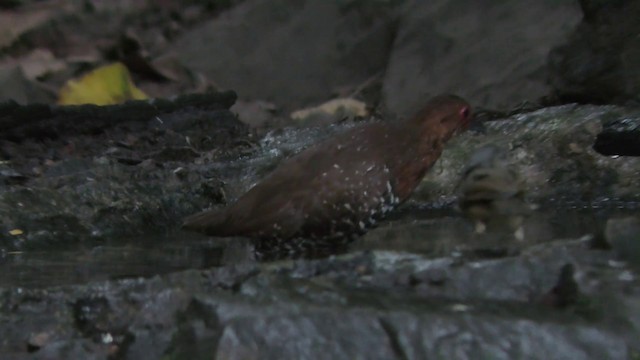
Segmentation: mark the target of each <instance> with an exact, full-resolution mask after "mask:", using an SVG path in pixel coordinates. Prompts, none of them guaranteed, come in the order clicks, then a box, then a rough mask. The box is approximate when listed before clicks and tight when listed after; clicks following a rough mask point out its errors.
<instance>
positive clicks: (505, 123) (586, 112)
mask: <svg viewBox="0 0 640 360" xmlns="http://www.w3.org/2000/svg"><path fill="white" fill-rule="evenodd" d="M633 113H634V112H633V110H631V109H628V108H622V107H613V106H578V105H565V106H559V107H551V108H545V109H541V110H538V111H534V112H530V113H526V114H518V115H514V116H512V117H509V118H507V119H501V120H496V121H489V122H485V123H484V126H485V130H484V133H482V134H480V133H475V134H474V133H468V134H463V135H462V136H459V137H458V138H456V139H453V140H452V142H451V144H450V145H449V146H447V149H445V151H444V153H443V155H442V157H441V158H440V159H439V161H438V163H436V164H435V165H434V167H433V169H432V170H431V171H430V172H429V173H428V174H427V176H426V177H425V179H424V181H423V185H422V187H420V188H418V191H417V192H416V194H415V195H414V199H421V198H424V197H429V198H431V199H434V198H438V197H441V199H442V198H444V199H446V198H447V197H449V199H451V197H450V194H452V193H454V190H455V184H456V183H457V182H458V177H459V176H460V175H459V174H461V173H462V171H463V169H464V166H465V164H466V162H467V161H468V160H469V159H470V158H471V156H472V154H473V153H474V152H475V151H476V150H477V149H479V148H481V147H482V146H484V145H486V144H492V146H498V147H501V148H503V149H507V154H506V155H507V159H506V165H507V166H508V167H509V168H511V169H513V171H515V172H516V173H517V174H518V175H519V177H520V178H522V179H523V181H524V186H525V189H527V193H528V194H529V195H530V196H531V197H530V199H532V200H533V202H534V203H536V200H535V199H537V198H546V199H549V198H554V199H556V200H562V199H564V200H563V201H568V200H571V199H570V198H572V200H571V201H574V202H576V203H577V204H576V205H578V204H580V203H581V202H584V203H585V204H589V203H595V202H597V199H598V198H607V199H615V198H623V199H624V198H625V197H626V198H627V199H628V200H629V201H633V199H634V198H635V196H636V192H637V191H636V190H634V189H637V187H638V186H640V183H638V179H639V178H638V176H637V171H638V169H639V168H640V161H639V160H638V158H634V157H619V158H611V157H606V156H603V155H601V154H599V153H598V152H596V151H594V150H593V144H594V143H595V141H596V138H597V136H598V134H599V133H600V131H601V129H602V122H604V121H615V120H616V119H625V118H627V117H629V116H632V114H633ZM443 185H444V186H443ZM451 200H452V199H451ZM588 206H591V205H588Z"/></svg>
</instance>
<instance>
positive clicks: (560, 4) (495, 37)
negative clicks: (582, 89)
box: [383, 0, 580, 114]
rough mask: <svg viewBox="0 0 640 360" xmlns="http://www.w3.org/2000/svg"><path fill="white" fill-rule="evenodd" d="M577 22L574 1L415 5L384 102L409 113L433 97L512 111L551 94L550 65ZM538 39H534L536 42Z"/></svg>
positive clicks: (396, 47)
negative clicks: (456, 96) (457, 98)
mask: <svg viewBox="0 0 640 360" xmlns="http://www.w3.org/2000/svg"><path fill="white" fill-rule="evenodd" d="M579 20H580V9H579V7H578V5H577V4H575V3H574V2H572V1H555V2H544V3H543V2H536V3H530V4H527V6H526V8H523V7H522V3H521V2H518V1H501V2H500V3H495V2H491V1H475V2H473V3H468V2H466V1H459V0H455V1H451V0H449V1H411V2H408V4H407V6H406V8H404V9H403V12H402V15H401V17H400V20H399V25H398V27H399V28H398V32H397V35H396V38H395V40H394V44H393V48H392V50H391V53H390V58H389V65H388V67H387V70H386V73H385V77H384V85H383V101H384V103H385V104H386V106H387V107H388V108H389V110H391V111H393V112H396V113H399V114H408V113H411V112H413V111H414V110H415V109H416V107H418V106H420V104H421V103H422V102H423V101H424V99H425V98H429V97H430V96H433V95H434V94H438V93H441V92H454V93H456V94H459V95H460V96H463V97H464V98H466V99H468V100H469V102H470V103H471V104H473V105H474V106H476V107H477V106H484V107H500V108H511V107H513V106H514V105H516V104H518V103H520V102H522V101H525V100H529V101H534V100H537V99H538V98H540V97H543V96H546V95H547V94H548V93H550V91H551V88H550V87H549V86H548V85H547V78H546V77H547V75H546V74H547V67H546V59H547V54H548V52H549V50H550V49H551V48H552V47H554V46H557V45H559V44H562V43H563V42H564V41H565V38H566V37H567V36H568V34H569V32H570V31H571V30H572V29H573V27H574V26H575V25H576V24H577V23H578V21H579ZM533 34H535V35H533Z"/></svg>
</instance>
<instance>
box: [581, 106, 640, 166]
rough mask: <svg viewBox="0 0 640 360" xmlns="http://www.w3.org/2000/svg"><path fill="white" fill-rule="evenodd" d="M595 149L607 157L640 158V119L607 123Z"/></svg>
mask: <svg viewBox="0 0 640 360" xmlns="http://www.w3.org/2000/svg"><path fill="white" fill-rule="evenodd" d="M593 149H594V150H595V151H597V152H599V153H600V154H602V155H607V156H613V155H622V156H640V117H638V116H637V115H636V116H632V117H628V118H623V119H615V120H612V121H607V122H605V123H604V125H603V129H602V131H601V132H600V134H598V137H597V138H596V142H595V143H594V144H593Z"/></svg>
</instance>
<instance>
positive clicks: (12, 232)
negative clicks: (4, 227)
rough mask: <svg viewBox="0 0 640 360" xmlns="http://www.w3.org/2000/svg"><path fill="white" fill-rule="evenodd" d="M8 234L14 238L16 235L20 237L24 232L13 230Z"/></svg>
mask: <svg viewBox="0 0 640 360" xmlns="http://www.w3.org/2000/svg"><path fill="white" fill-rule="evenodd" d="M9 234H11V235H13V236H16V235H22V234H24V231H22V230H20V229H13V230H9Z"/></svg>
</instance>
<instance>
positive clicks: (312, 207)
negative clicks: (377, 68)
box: [183, 95, 472, 244]
mask: <svg viewBox="0 0 640 360" xmlns="http://www.w3.org/2000/svg"><path fill="white" fill-rule="evenodd" d="M471 119H472V114H471V106H470V105H469V103H468V102H467V101H465V100H464V99H462V98H461V97H458V96H456V95H440V96H436V97H433V98H431V99H430V100H429V101H427V103H426V105H425V106H424V107H423V108H422V109H421V110H420V111H418V112H417V113H416V114H415V115H414V116H411V117H408V118H406V119H402V120H399V121H393V122H390V121H388V122H384V121H379V122H373V123H367V124H365V125H362V126H359V127H356V128H351V129H349V130H347V131H345V132H343V133H341V134H338V135H336V136H334V137H332V138H330V139H327V140H325V141H322V142H320V143H318V144H316V145H312V146H311V147H309V148H307V149H305V150H303V151H302V152H300V153H298V154H297V155H294V156H293V157H291V158H289V159H286V160H284V161H283V162H282V163H281V164H279V165H278V167H277V168H276V169H275V170H274V171H273V172H272V173H271V174H269V175H267V176H266V177H265V178H264V179H263V180H262V181H260V182H259V183H258V184H256V185H255V186H254V187H252V188H251V189H250V190H249V191H248V192H247V193H245V194H244V195H242V196H241V197H240V198H239V199H238V200H237V202H235V203H234V204H232V205H230V206H228V207H227V208H225V209H221V210H218V209H210V210H205V211H203V212H200V213H197V214H195V215H191V216H189V217H187V218H186V219H185V220H184V223H183V228H184V229H187V230H192V231H197V232H201V233H204V234H207V235H210V236H217V237H231V236H242V237H250V238H254V239H262V240H272V243H273V244H275V243H280V244H282V243H284V244H288V243H291V242H293V241H294V239H303V240H304V242H307V243H328V244H340V243H343V242H344V241H348V240H349V239H351V240H352V239H354V238H355V237H357V236H358V235H362V234H364V233H365V232H366V231H367V230H368V229H370V228H372V227H375V226H376V224H377V223H378V222H379V221H380V220H382V219H383V218H384V217H385V216H386V215H387V214H388V213H389V212H391V211H392V210H393V209H395V208H396V207H398V206H399V205H401V204H402V203H403V202H405V201H406V200H407V199H408V198H409V196H410V195H411V193H412V192H413V191H414V189H415V188H416V187H417V186H418V184H419V183H420V181H421V180H422V178H423V177H424V175H425V173H426V172H427V170H429V168H431V167H432V165H433V164H434V163H435V161H436V160H437V159H438V158H439V157H440V155H441V153H442V152H443V149H444V145H445V143H446V142H447V141H448V140H449V139H451V138H452V137H453V136H454V135H457V134H458V133H460V132H462V131H464V130H466V129H467V128H468V127H469V125H470V123H471Z"/></svg>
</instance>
